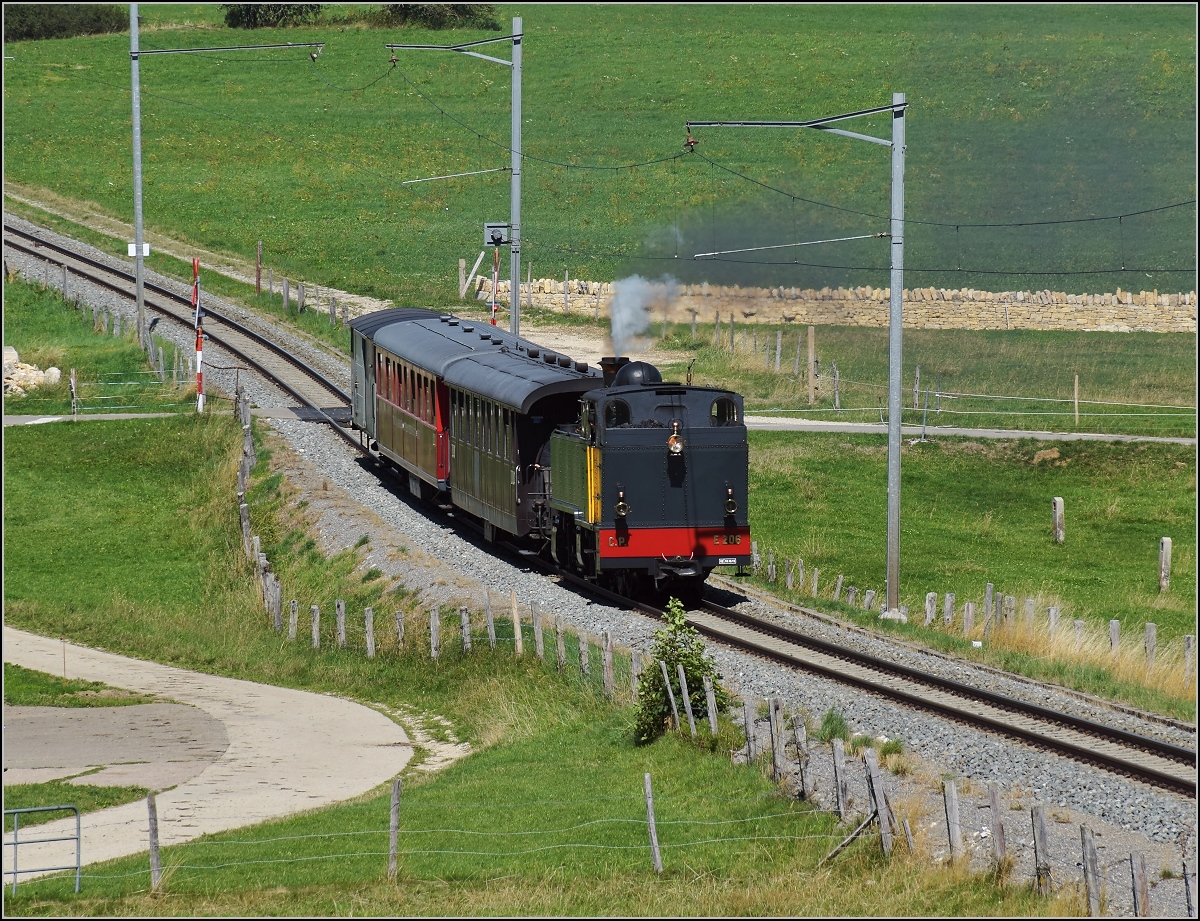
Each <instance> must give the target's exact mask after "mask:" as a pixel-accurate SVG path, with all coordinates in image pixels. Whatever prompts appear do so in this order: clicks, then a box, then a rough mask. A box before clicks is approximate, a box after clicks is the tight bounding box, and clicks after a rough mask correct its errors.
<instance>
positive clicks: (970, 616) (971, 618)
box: [963, 601, 975, 636]
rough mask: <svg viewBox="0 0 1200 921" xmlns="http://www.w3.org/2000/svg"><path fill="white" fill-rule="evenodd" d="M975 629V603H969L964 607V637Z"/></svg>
mask: <svg viewBox="0 0 1200 921" xmlns="http://www.w3.org/2000/svg"><path fill="white" fill-rule="evenodd" d="M974 629H975V602H974V601H968V602H967V603H966V604H964V605H963V636H966V635H967V634H969V633H970V632H971V631H972V630H974Z"/></svg>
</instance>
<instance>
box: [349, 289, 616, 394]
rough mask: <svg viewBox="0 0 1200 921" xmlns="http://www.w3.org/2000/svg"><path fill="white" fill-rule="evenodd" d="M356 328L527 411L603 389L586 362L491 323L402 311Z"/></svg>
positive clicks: (370, 318) (442, 374)
mask: <svg viewBox="0 0 1200 921" xmlns="http://www.w3.org/2000/svg"><path fill="white" fill-rule="evenodd" d="M384 314H390V315H391V316H390V317H385V316H383V315H384ZM375 318H378V319H375ZM351 326H353V327H354V328H355V329H357V330H358V331H359V332H361V333H362V334H363V335H365V336H367V337H368V338H371V339H373V340H374V342H375V344H376V345H377V346H379V347H380V348H382V349H386V350H387V351H389V352H391V353H392V354H393V355H395V356H397V357H398V358H401V359H403V360H405V361H408V362H411V363H412V364H414V365H416V366H417V367H419V368H422V369H424V370H426V371H429V372H430V373H431V374H433V375H435V376H436V377H439V378H442V379H443V380H444V381H445V382H446V383H447V384H449V385H450V386H451V387H456V388H458V389H460V390H469V391H470V392H472V393H476V394H479V395H480V396H482V397H487V398H488V399H491V400H495V401H496V402H498V403H502V404H504V405H505V406H511V407H512V408H513V409H516V410H517V411H518V412H521V413H526V412H528V411H529V410H530V408H531V407H532V406H533V404H534V403H536V402H537V401H538V400H540V399H541V398H542V397H545V396H549V395H551V394H556V393H577V394H584V393H586V392H587V391H589V390H595V389H597V388H599V387H602V386H603V379H602V378H601V376H600V375H599V373H598V372H597V371H595V370H593V369H591V368H589V367H588V366H587V365H586V364H582V363H580V362H575V361H571V360H570V358H569V357H567V356H565V355H561V356H560V355H559V354H557V353H556V352H553V351H547V350H545V349H543V348H542V347H541V346H539V345H538V344H537V343H536V342H530V341H529V340H528V339H522V338H521V337H519V336H514V335H512V334H511V333H509V332H507V331H505V330H503V329H501V328H500V327H498V326H492V325H491V324H488V323H473V322H471V321H470V320H461V319H459V318H458V317H454V316H450V315H449V314H437V313H434V312H433V311H430V310H419V309H416V308H397V309H394V310H387V311H380V312H379V313H378V314H369V315H367V316H365V317H360V318H359V319H357V320H355V321H354V322H353V323H352V324H351Z"/></svg>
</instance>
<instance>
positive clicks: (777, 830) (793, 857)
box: [4, 416, 1074, 916]
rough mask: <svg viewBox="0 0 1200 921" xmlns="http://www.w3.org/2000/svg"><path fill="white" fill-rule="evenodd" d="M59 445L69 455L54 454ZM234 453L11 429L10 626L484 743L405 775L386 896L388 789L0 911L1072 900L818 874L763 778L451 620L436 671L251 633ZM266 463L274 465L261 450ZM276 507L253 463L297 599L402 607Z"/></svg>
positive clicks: (809, 817) (254, 602)
mask: <svg viewBox="0 0 1200 921" xmlns="http://www.w3.org/2000/svg"><path fill="white" fill-rule="evenodd" d="M68 432H69V433H70V435H71V439H70V442H71V451H70V452H67V451H63V450H58V449H57V447H58V446H60V445H61V444H62V439H63V437H64V434H65V433H68ZM239 442H240V439H239V438H238V432H237V428H236V425H235V423H234V422H233V420H232V419H231V418H228V417H225V418H222V417H203V418H198V417H191V416H188V417H182V418H178V419H163V420H150V424H147V423H146V422H143V421H138V422H129V423H125V422H114V423H105V424H103V425H101V424H95V425H89V426H78V427H71V428H69V429H67V428H57V429H56V428H55V427H53V426H41V427H35V428H30V429H19V430H14V431H10V432H9V433H7V435H6V438H5V445H4V448H5V471H6V496H5V510H4V514H5V534H6V539H5V577H6V578H5V586H4V592H5V619H6V622H7V623H10V624H13V625H16V626H20V627H22V628H27V629H32V630H36V631H38V632H42V633H45V634H49V635H63V636H67V637H69V638H71V639H72V640H74V641H77V642H82V643H88V644H92V645H97V646H101V647H103V648H106V649H109V650H112V651H118V652H123V653H125V654H129V655H134V656H139V657H145V658H149V659H153V660H157V661H165V662H171V663H173V664H176V665H179V666H183V667H191V668H198V669H201V670H205V671H211V672H216V673H221V674H227V675H235V676H237V677H239V678H244V679H252V680H260V681H266V682H271V683H278V684H282V685H286V686H292V687H300V688H305V689H309V690H313V691H318V692H326V693H335V694H339V695H342V696H347V697H350V698H353V699H358V700H361V701H364V702H369V703H375V704H378V705H383V706H386V707H389V708H395V709H402V710H403V711H405V712H408V713H409V714H410V717H409V719H410V720H418V721H422V720H426V721H428V725H429V726H431V727H432V726H434V725H436V721H435V720H433V719H431V718H430V717H428V716H427V715H428V714H439V715H442V716H445V717H447V718H449V720H450V721H451V724H452V725H453V728H454V732H455V733H456V734H457V736H458V737H459V738H462V739H464V740H466V741H468V742H470V743H471V745H472V747H473V748H474V749H475V752H476V753H475V754H474V755H472V756H471V757H469V758H467V759H465V760H463V761H461V762H459V763H458V764H456V765H455V766H453V767H451V768H449V769H447V770H446V771H445V772H444V773H441V774H438V775H434V776H430V777H427V778H419V777H416V776H409V777H408V778H407V779H406V781H405V786H404V793H403V797H402V816H403V818H402V829H403V831H402V834H401V839H400V842H401V843H400V848H401V855H402V856H401V870H400V879H399V883H398V884H397V885H390V884H387V883H386V882H385V881H384V876H385V868H386V834H387V833H386V828H387V811H388V799H387V794H386V792H384V791H379V792H375V793H372V794H369V795H366V796H364V797H361V798H359V799H358V800H356V801H352V802H350V803H347V804H344V805H341V806H338V807H334V808H331V809H325V810H321V811H319V812H315V813H313V814H309V815H302V816H297V817H294V818H291V819H287V820H284V821H279V822H271V823H268V824H264V825H257V826H253V827H251V828H248V829H244V830H241V831H236V832H229V833H225V834H222V835H218V836H209V837H206V838H203V839H201V840H199V841H197V842H194V843H192V844H188V845H184V846H180V847H172V848H168V849H165V850H164V855H163V859H164V865H165V868H166V875H165V884H164V885H165V890H166V893H165V895H163V896H160V897H155V898H150V897H148V895H147V893H146V889H147V885H146V883H147V879H146V867H145V861H144V859H142V858H130V859H128V860H120V861H114V862H111V863H109V864H106V865H104V866H101V867H96V868H91V869H90V870H89V872H88V873H87V874H86V876H85V880H84V885H83V894H82V895H81V896H79V897H76V896H74V895H73V894H72V893H71V886H72V883H70V882H67V881H65V880H57V881H56V880H46V881H39V882H30V883H28V884H22V886H21V887H20V889H19V891H18V894H17V896H15V897H13V896H8V897H7V898H6V901H5V909H6V913H8V914H11V915H61V914H68V913H69V914H101V915H157V914H187V915H193V914H206V913H214V914H270V915H280V914H284V915H286V914H298V915H314V914H315V915H324V914H342V913H346V912H348V911H350V910H351V907H352V910H353V911H354V912H355V913H363V912H374V913H387V914H392V913H395V914H401V915H424V914H443V913H445V914H450V913H452V914H456V915H457V914H479V915H492V914H522V915H523V914H533V915H543V914H550V915H555V914H581V915H594V914H619V915H641V914H664V915H665V914H678V913H681V912H682V913H689V912H696V913H701V914H711V913H716V914H727V913H757V914H789V913H801V914H817V915H822V914H828V915H839V914H854V913H860V912H872V913H893V914H894V913H900V914H911V915H914V916H917V915H925V914H927V913H931V912H933V913H937V912H941V913H949V914H962V915H979V914H1000V915H1013V914H1020V915H1025V914H1060V913H1062V912H1063V911H1064V910H1074V909H1073V907H1072V906H1073V904H1074V903H1073V902H1072V901H1071V899H1072V898H1073V896H1071V895H1069V894H1067V895H1064V896H1061V897H1058V898H1056V899H1054V900H1042V899H1037V898H1035V897H1034V896H1033V895H1032V894H1031V892H1030V890H1029V889H1028V888H1026V887H1023V886H1018V887H1004V886H1000V885H997V884H996V882H995V881H994V880H991V879H989V878H986V877H984V878H977V877H971V876H968V875H966V874H963V873H962V872H961V871H949V870H945V869H939V868H933V867H931V865H930V860H929V853H928V850H927V845H926V843H925V842H924V839H923V838H922V837H921V836H920V835H918V851H917V854H916V855H915V856H914V857H911V858H910V857H908V856H905V855H904V854H902V853H897V855H896V856H895V857H894V858H893V859H892V860H891V861H890V862H885V861H883V859H882V858H881V857H880V856H879V851H878V847H877V846H876V844H875V843H873V842H872V841H871V839H870V837H869V836H868V837H867V838H864V839H863V840H862V841H861V842H859V843H858V844H856V845H854V846H853V847H851V848H850V850H849V851H847V852H846V853H845V854H843V855H842V856H841V857H840V858H839V859H838V860H837V861H835V862H833V863H831V864H830V865H828V866H826V867H824V868H822V869H820V870H815V869H814V867H815V865H816V863H817V861H818V860H819V859H820V857H821V856H822V855H823V854H824V853H826V851H827V850H828V849H829V847H831V846H832V844H833V843H836V841H838V840H840V839H841V837H842V836H844V834H845V832H844V830H841V829H837V828H835V827H834V825H833V820H832V818H831V816H830V815H829V814H828V813H815V812H812V811H810V810H809V808H808V807H806V806H804V805H802V804H798V803H796V802H794V801H791V800H789V799H787V798H781V797H778V796H776V795H775V794H774V791H773V787H772V785H771V784H770V782H769V781H768V780H767V779H766V778H765V776H764V774H763V773H762V772H760V771H759V770H757V769H752V768H744V767H741V768H739V767H734V766H733V765H731V764H730V762H729V760H728V759H727V758H726V757H724V753H723V751H721V750H719V751H718V752H717V753H715V754H714V753H712V752H710V751H708V750H707V749H705V748H703V747H697V746H694V745H692V744H691V743H688V742H684V741H683V740H682V739H679V738H675V737H671V738H667V739H664V740H662V741H660V742H659V743H656V744H654V745H651V746H648V747H643V748H637V747H635V746H634V745H633V744H632V738H631V726H632V722H631V720H632V715H631V711H630V710H629V709H628V708H626V707H624V706H620V705H613V704H610V703H609V702H607V701H606V700H605V699H604V696H603V694H602V692H601V690H600V688H599V686H598V683H597V679H596V678H595V677H594V676H593V678H592V679H591V680H589V681H583V680H581V679H580V678H579V677H578V672H574V675H571V674H568V675H567V676H565V677H560V676H558V675H556V674H555V673H554V667H553V664H546V665H543V664H541V663H538V662H537V661H536V660H534V659H533V657H532V656H526V657H525V659H523V660H519V661H518V660H515V659H514V658H513V657H511V656H510V655H505V654H498V655H493V654H489V653H488V652H487V650H486V643H485V642H482V641H481V642H480V643H478V644H477V647H476V652H474V653H472V654H469V655H464V654H463V653H462V652H461V650H460V648H459V647H458V644H457V643H456V642H455V640H454V638H453V634H452V632H451V626H452V625H451V618H449V617H448V618H447V620H446V622H445V628H444V630H443V648H442V655H441V657H440V658H439V660H438V661H437V662H432V661H431V660H430V659H429V657H428V655H427V654H426V653H425V652H424V651H423V649H421V648H420V647H419V645H418V643H417V641H416V640H413V639H410V640H409V644H408V645H406V647H405V648H404V649H403V650H400V649H397V648H396V647H395V644H394V641H393V642H392V643H391V644H389V643H384V644H383V646H382V648H381V650H380V655H379V656H378V657H377V658H376V659H374V660H370V661H368V660H366V659H365V658H364V656H363V655H362V652H361V649H360V648H359V647H360V645H361V644H360V641H359V638H358V637H357V636H354V635H352V636H351V647H350V648H348V649H346V650H339V649H337V648H336V646H335V645H334V644H333V643H332V642H330V641H331V640H332V636H327V637H326V640H327V642H325V643H323V646H322V648H321V649H320V650H313V649H311V648H310V647H309V646H308V645H307V644H304V643H297V644H287V643H280V641H279V638H278V637H277V635H276V634H274V633H273V632H272V631H270V630H269V629H268V628H267V627H266V625H265V624H264V622H263V618H262V615H261V606H260V602H259V600H258V597H257V593H256V590H255V589H254V587H253V583H252V579H251V574H250V570H249V567H248V565H247V563H246V562H245V559H244V555H243V554H242V551H241V546H240V540H239V538H238V535H237V527H238V526H237V519H236V513H235V512H234V510H233V502H232V501H231V496H232V492H233V479H234V469H235V467H236V462H237V453H238V450H239ZM260 457H261V459H262V460H264V461H265V460H267V459H268V454H267V452H266V451H265V450H264V451H262V452H260ZM150 483H153V488H150ZM290 498H291V497H289V496H288V494H287V493H286V491H285V490H284V488H283V486H282V484H280V482H279V480H278V478H277V477H264V476H262V475H261V473H260V477H259V479H258V481H257V482H256V485H255V487H254V489H253V490H252V492H251V497H250V501H251V503H252V505H253V508H254V511H253V518H254V527H255V531H256V533H261V534H263V535H264V536H265V539H266V540H267V542H268V544H269V546H270V548H271V549H270V551H269V552H270V556H271V559H272V562H273V565H274V567H275V568H276V571H277V572H278V574H279V576H280V578H281V579H282V580H283V581H284V584H285V585H286V586H287V589H288V592H289V594H290V593H291V592H292V591H295V592H296V593H297V594H299V595H301V596H302V597H305V598H306V599H308V598H311V599H312V600H314V601H316V600H320V601H321V602H322V604H327V603H331V602H332V599H333V598H334V597H342V598H345V599H347V607H348V609H349V610H351V611H354V612H357V611H358V610H360V607H361V605H363V604H372V603H373V604H375V605H377V610H380V611H383V610H386V609H387V606H389V605H390V606H394V607H400V608H402V609H403V608H404V606H405V604H406V602H409V600H408V599H407V596H405V595H403V594H399V595H397V594H395V593H391V592H388V591H386V586H385V585H383V582H384V580H380V579H377V578H373V577H371V574H370V573H369V572H367V573H363V572H362V571H361V567H356V566H355V565H354V563H355V557H356V550H350V551H346V552H345V553H343V554H341V555H339V556H337V557H335V558H333V559H331V560H326V559H324V558H323V557H321V555H320V554H319V553H317V552H315V551H314V547H313V546H312V544H311V542H310V541H305V540H298V539H297V537H298V535H297V534H296V533H295V532H294V526H295V520H294V516H295V515H296V514H298V508H297V506H295V505H292V504H291V503H290ZM35 508H36V511H37V514H36V516H35V515H34V514H33V511H34V509H35ZM181 509H187V510H188V515H187V517H186V519H183V518H182V516H181V515H180V510H181ZM35 517H36V519H37V520H36V522H35V520H34V519H35ZM17 533H20V534H21V535H22V540H21V541H20V542H18V541H16V540H15V539H14V538H13V535H15V534H17ZM18 543H19V544H20V546H18ZM318 593H320V594H318ZM409 603H410V602H409ZM498 626H500V625H498ZM414 632H415V631H414ZM499 632H500V639H501V641H503V640H504V639H506V638H507V637H506V634H505V631H504V629H503V627H501V629H500V631H499ZM411 635H412V634H410V636H411ZM501 648H502V649H503V648H504V647H503V646H502V647H501ZM50 684H51V685H53V684H54V683H53V682H50ZM66 690H70V689H66ZM814 730H815V727H814ZM733 735H734V730H733V727H732V726H731V725H729V724H725V725H724V727H723V730H722V736H721V738H720V740H719V741H718V743H717V747H718V749H721V748H723V747H734V746H735V745H736V740H734V739H733ZM647 771H648V772H650V773H651V774H652V775H653V778H654V784H655V801H656V814H657V818H658V822H659V829H660V836H661V841H662V843H663V845H664V855H665V856H664V861H665V864H666V872H665V873H664V875H663V876H662V877H661V878H656V877H655V876H654V873H653V871H652V869H651V868H650V865H649V853H648V847H647V845H646V842H645V841H644V840H643V839H644V830H645V818H644V808H645V805H644V800H643V798H642V790H641V784H642V775H643V774H644V773H645V772H647ZM48 792H49V791H45V790H44V791H43V793H44V794H48ZM913 816H914V818H915V817H916V814H915V813H913ZM332 855H340V856H338V857H337V859H330V858H331V856H332ZM866 875H869V878H870V879H871V880H873V881H874V882H873V883H871V884H870V886H869V887H864V885H863V884H862V879H863V878H864V877H865V876H866Z"/></svg>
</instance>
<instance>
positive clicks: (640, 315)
mask: <svg viewBox="0 0 1200 921" xmlns="http://www.w3.org/2000/svg"><path fill="white" fill-rule="evenodd" d="M678 295H679V282H678V281H677V280H676V279H674V278H671V277H670V276H669V275H668V276H664V277H663V278H662V279H660V280H659V281H648V280H647V279H645V278H642V276H641V275H631V276H629V277H628V278H622V279H621V280H620V281H614V282H613V299H612V304H611V305H610V307H609V314H610V320H611V322H612V341H613V354H614V355H616V356H618V357H619V356H622V355H628V354H629V351H630V349H633V348H636V347H637V346H638V344H639V341H638V336H639V335H640V334H641V333H642V332H644V331H645V329H646V327H647V326H649V325H650V309H651V307H657V308H659V309H660V310H661V309H666V308H669V307H670V306H671V304H672V302H673V301H674V300H675V298H676V297H678Z"/></svg>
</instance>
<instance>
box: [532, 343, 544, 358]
mask: <svg viewBox="0 0 1200 921" xmlns="http://www.w3.org/2000/svg"><path fill="white" fill-rule="evenodd" d="M541 355H542V350H541V349H535V348H534V347H533V346H532V345H531V346H530V347H529V357H530V358H540V357H541Z"/></svg>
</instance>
